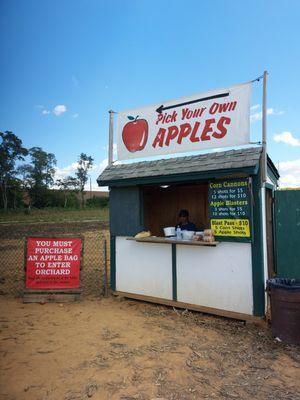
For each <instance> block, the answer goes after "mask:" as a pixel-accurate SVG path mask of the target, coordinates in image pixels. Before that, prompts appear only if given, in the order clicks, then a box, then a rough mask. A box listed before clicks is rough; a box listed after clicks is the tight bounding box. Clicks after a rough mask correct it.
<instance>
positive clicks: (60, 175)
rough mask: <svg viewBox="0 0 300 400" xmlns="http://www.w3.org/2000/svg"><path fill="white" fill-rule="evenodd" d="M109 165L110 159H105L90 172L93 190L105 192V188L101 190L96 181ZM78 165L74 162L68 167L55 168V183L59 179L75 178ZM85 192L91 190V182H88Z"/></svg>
mask: <svg viewBox="0 0 300 400" xmlns="http://www.w3.org/2000/svg"><path fill="white" fill-rule="evenodd" d="M107 165H108V159H107V158H105V159H104V160H102V161H100V162H99V163H98V164H94V165H93V167H92V168H91V170H90V171H89V173H88V175H89V176H90V177H91V179H92V188H93V190H104V189H103V188H99V187H98V185H97V183H95V182H96V179H97V178H98V176H99V174H101V172H102V171H103V170H104V169H105V168H106V167H107ZM77 167H78V163H77V162H74V163H72V164H70V165H68V166H66V167H62V168H59V167H56V168H55V176H54V181H56V180H57V179H64V178H66V177H67V176H69V175H71V176H75V172H76V170H77ZM85 190H90V181H89V180H88V182H87V184H86V186H85Z"/></svg>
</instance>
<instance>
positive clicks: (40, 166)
mask: <svg viewBox="0 0 300 400" xmlns="http://www.w3.org/2000/svg"><path fill="white" fill-rule="evenodd" d="M29 156H30V161H31V163H30V164H25V165H24V166H22V168H21V169H19V172H20V173H21V174H22V175H23V179H24V184H25V185H26V186H27V188H28V191H29V194H30V198H31V200H32V202H33V205H34V206H36V207H45V206H46V205H47V197H48V189H49V188H50V187H51V186H53V184H54V174H55V166H56V158H55V155H54V154H52V153H47V152H46V151H44V150H43V149H42V148H41V147H32V148H31V149H29Z"/></svg>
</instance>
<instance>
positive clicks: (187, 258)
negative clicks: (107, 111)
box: [177, 242, 253, 314]
mask: <svg viewBox="0 0 300 400" xmlns="http://www.w3.org/2000/svg"><path fill="white" fill-rule="evenodd" d="M177 300H178V301H181V302H184V303H190V304H196V305H201V306H206V307H213V308H218V309H222V310H227V311H235V312H240V313H245V314H253V295H252V260H251V244H250V243H233V242H222V243H220V244H219V245H217V246H216V247H196V246H184V245H177Z"/></svg>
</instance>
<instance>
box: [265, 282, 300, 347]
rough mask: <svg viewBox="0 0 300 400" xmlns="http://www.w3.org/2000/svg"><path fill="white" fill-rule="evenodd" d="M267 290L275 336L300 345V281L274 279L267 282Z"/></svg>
mask: <svg viewBox="0 0 300 400" xmlns="http://www.w3.org/2000/svg"><path fill="white" fill-rule="evenodd" d="M267 289H268V293H269V295H270V299H271V323H272V333H273V336H275V337H276V338H278V339H280V340H282V341H283V342H286V343H290V344H300V279H285V278H272V279H269V280H268V281H267Z"/></svg>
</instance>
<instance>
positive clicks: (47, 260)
mask: <svg viewBox="0 0 300 400" xmlns="http://www.w3.org/2000/svg"><path fill="white" fill-rule="evenodd" d="M81 250H82V241H81V239H80V238H67V237H61V238H51V239H50V238H47V237H44V238H43V237H39V238H37V237H29V238H27V248H26V288H27V289H64V288H66V289H67V288H69V289H70V288H78V287H79V286H80V262H81Z"/></svg>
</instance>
